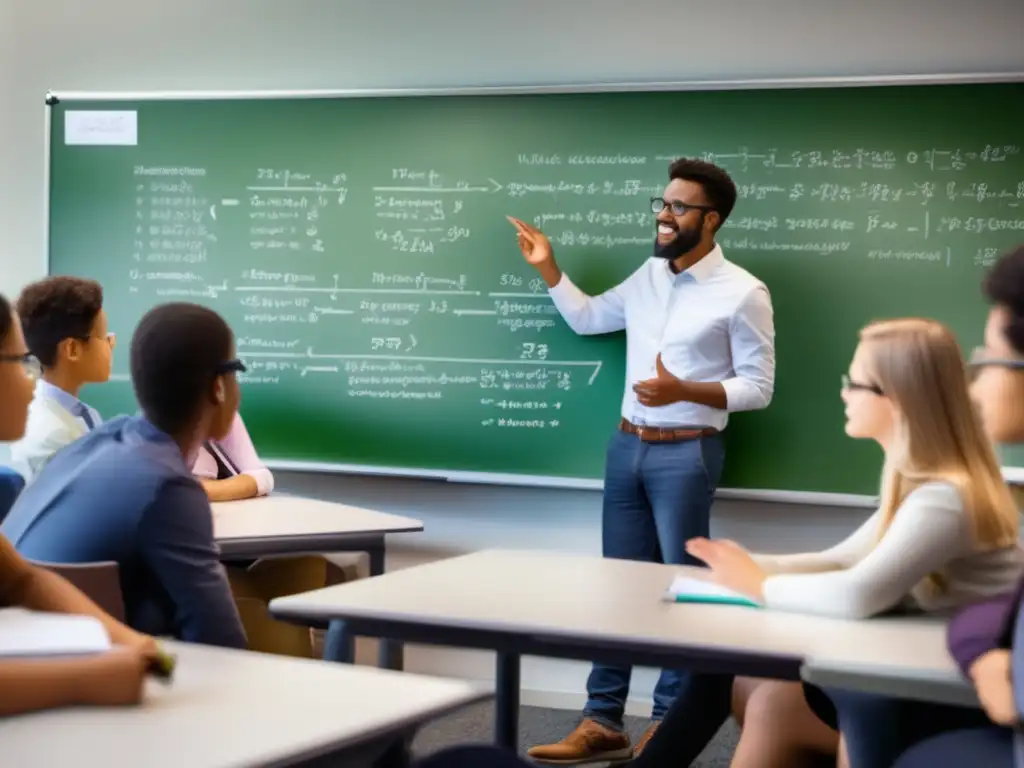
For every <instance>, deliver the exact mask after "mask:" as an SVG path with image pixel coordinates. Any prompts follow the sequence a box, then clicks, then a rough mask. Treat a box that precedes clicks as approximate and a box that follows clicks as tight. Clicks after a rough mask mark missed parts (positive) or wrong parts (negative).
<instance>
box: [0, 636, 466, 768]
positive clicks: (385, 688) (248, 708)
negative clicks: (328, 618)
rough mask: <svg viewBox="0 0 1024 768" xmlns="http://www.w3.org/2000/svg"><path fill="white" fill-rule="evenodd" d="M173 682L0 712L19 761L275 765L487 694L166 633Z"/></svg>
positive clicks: (12, 760)
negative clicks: (173, 659)
mask: <svg viewBox="0 0 1024 768" xmlns="http://www.w3.org/2000/svg"><path fill="white" fill-rule="evenodd" d="M167 646H168V649H169V650H171V651H172V652H173V653H176V654H177V655H178V666H177V669H176V671H175V679H174V682H173V683H172V684H171V685H170V686H164V685H162V684H160V683H159V682H150V683H148V684H147V691H146V696H147V701H146V703H145V704H144V705H143V706H141V707H138V708H124V709H120V708H110V709H101V708H94V709H92V708H75V709H66V710H55V711H51V712H42V713H38V714H33V715H25V716H21V717H17V718H9V719H6V720H0V744H3V755H4V764H5V765H11V766H15V765H16V766H19V768H35V767H36V766H38V767H39V768H52V766H65V765H66V766H72V765H73V766H76V768H122V767H123V768H138V766H146V768H181V766H188V767H189V768H243V767H247V766H278V765H288V764H291V762H292V761H294V760H295V759H298V758H301V757H306V758H311V757H315V756H318V755H320V754H324V753H326V752H330V751H334V750H342V749H345V748H358V747H360V746H363V745H365V744H368V743H370V742H371V741H373V740H374V739H376V738H379V737H381V736H386V735H389V734H393V733H398V732H400V731H403V730H405V729H406V728H408V727H410V726H415V725H418V724H419V723H422V722H425V721H427V720H429V719H431V718H434V717H436V716H439V715H443V714H446V713H448V712H450V711H452V710H454V709H457V708H459V707H460V706H463V705H465V704H468V703H471V702H473V701H479V700H481V699H482V698H485V696H484V695H483V694H481V693H480V691H478V690H476V689H474V688H473V687H472V686H471V685H470V684H468V683H464V682H459V681H454V680H442V679H438V678H431V677H422V676H419V675H410V674H402V673H398V672H388V671H385V670H378V669H374V668H371V667H357V666H350V665H347V664H331V663H328V662H322V661H312V660H303V659H292V658H284V657H276V656H269V655H264V654H258V653H251V652H246V651H233V650H225V649H220V648H213V647H210V646H201V645H189V644H185V643H167Z"/></svg>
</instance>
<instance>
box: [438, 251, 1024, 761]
mask: <svg viewBox="0 0 1024 768" xmlns="http://www.w3.org/2000/svg"><path fill="white" fill-rule="evenodd" d="M1022 255H1024V254H1022ZM1022 266H1024V265H1022ZM1022 272H1024V269H1022ZM1022 295H1024V294H1022ZM1020 330H1021V332H1022V337H1024V324H1022V325H1021V328H1020ZM1022 340H1024V338H1022ZM842 384H843V389H842V393H841V394H842V401H843V405H844V408H845V415H846V432H847V434H848V435H850V436H851V437H854V438H860V439H872V440H874V441H875V442H876V443H878V444H879V446H880V447H881V448H882V449H883V451H884V453H885V463H884V468H883V471H882V487H881V505H880V507H879V509H878V511H877V512H875V514H874V515H872V516H871V517H870V518H869V519H868V520H867V521H866V522H865V523H864V524H863V525H861V526H860V527H859V528H858V529H857V530H856V531H854V533H853V534H851V535H850V536H849V537H847V538H846V539H845V540H844V541H842V542H840V543H839V544H837V545H835V546H834V547H832V548H830V549H828V550H825V551H824V552H815V553H806V554H797V555H751V554H750V553H748V552H746V551H745V550H744V549H743V548H742V547H741V546H740V545H739V544H737V543H735V542H731V541H709V540H707V539H695V540H692V541H690V542H689V543H688V550H689V551H690V552H691V554H693V555H694V556H696V557H698V558H700V559H701V560H702V561H704V562H705V563H706V564H707V565H708V567H709V573H708V577H709V578H710V579H711V580H712V581H714V582H716V583H718V584H721V585H723V586H726V587H728V588H730V589H733V590H735V591H737V592H740V593H742V594H744V595H747V596H749V597H751V598H753V599H755V600H757V601H758V602H759V603H761V604H763V605H764V607H765V608H767V609H769V610H771V609H780V610H785V611H788V612H793V613H805V614H816V615H822V616H833V617H839V618H849V619H862V618H868V617H870V616H875V615H878V614H881V613H884V612H887V611H891V610H894V609H903V610H916V611H940V610H944V609H948V608H951V607H956V606H963V605H966V604H969V603H970V602H971V601H972V600H974V599H977V598H980V597H985V596H993V595H998V594H1001V593H1002V592H1003V591H1005V590H1006V588H1007V586H1008V585H1011V584H1013V583H1014V582H1015V580H1016V579H1017V577H1018V575H1019V574H1020V573H1021V570H1022V567H1024V553H1022V552H1021V550H1020V547H1019V546H1018V544H1017V533H1018V520H1017V510H1016V508H1015V506H1014V504H1013V500H1012V499H1011V497H1010V494H1009V491H1008V489H1007V488H1006V486H1005V484H1004V483H1003V482H1002V476H1001V474H1000V469H999V466H998V463H997V461H996V458H995V453H994V452H993V450H992V447H991V445H990V444H989V442H988V440H987V439H986V437H985V434H984V432H983V430H982V426H981V421H980V419H979V417H978V414H977V412H976V410H975V408H974V407H973V405H972V403H971V401H970V397H969V394H968V383H967V376H966V375H965V371H964V366H963V362H962V359H961V354H960V349H959V348H958V346H957V344H956V340H955V339H954V337H953V335H952V333H950V331H949V330H948V329H946V328H945V326H943V325H941V324H940V323H938V322H935V321H932V320H923V319H903V320H893V321H887V322H882V323H875V324H872V325H869V326H868V327H866V328H865V329H864V330H863V331H862V332H861V337H860V344H859V345H858V347H857V350H856V352H855V354H854V357H853V361H852V363H851V366H850V372H849V374H848V375H847V376H844V377H843V379H842ZM808 693H811V694H814V693H818V692H817V689H814V688H811V689H810V690H809V691H808ZM821 698H824V695H823V694H822V695H821ZM816 704H817V702H816V700H815V697H814V696H813V695H807V694H806V693H805V691H804V690H803V689H802V688H801V685H800V684H799V683H792V682H786V681H771V680H752V679H744V678H735V679H734V677H733V676H732V675H711V674H693V673H691V675H690V676H689V684H688V686H687V687H686V688H685V689H684V691H683V693H682V695H680V696H679V698H677V699H676V702H675V704H673V706H672V707H671V708H670V709H669V711H668V713H667V714H666V716H665V719H664V721H663V722H662V724H661V726H660V727H659V728H658V729H657V731H656V732H655V733H654V734H653V735H652V737H651V739H650V740H649V741H648V743H647V746H646V748H645V749H644V750H643V752H642V753H641V754H640V755H639V756H637V757H636V758H635V759H634V760H633V761H631V762H629V763H627V765H629V766H631V768H640V766H644V767H646V766H651V768H661V766H688V765H691V764H692V763H693V761H694V760H696V758H697V755H698V754H699V753H700V752H701V751H702V750H703V748H704V746H706V744H707V742H708V741H709V740H710V739H711V738H712V737H713V736H714V735H715V733H716V732H717V731H718V728H719V727H720V726H721V724H722V723H723V722H724V721H725V719H726V718H727V717H728V716H729V713H730V707H731V706H732V707H733V708H734V710H733V711H734V713H735V714H736V716H737V718H738V719H739V721H740V723H741V726H742V735H741V737H740V744H739V746H738V747H737V750H736V753H735V755H734V756H733V761H732V765H733V766H734V768H738V767H740V766H743V767H744V768H746V767H748V766H758V767H759V768H763V767H764V766H776V765H777V766H779V767H780V768H791V766H796V765H804V764H807V763H808V762H809V761H811V760H814V759H816V758H818V759H820V758H821V757H822V756H824V757H828V756H834V755H835V754H836V750H837V746H838V742H839V735H838V733H837V732H836V731H835V730H834V729H832V728H829V727H828V726H827V725H826V724H825V722H823V721H822V719H820V718H819V717H816V715H818V714H819V707H818V706H816ZM839 719H840V722H841V723H842V722H843V714H842V712H840V718H839ZM977 764H978V765H986V766H988V765H997V763H992V762H984V761H978V762H977ZM1003 764H1005V763H1003ZM523 765H525V763H522V762H520V761H519V760H518V758H517V757H515V756H514V755H512V754H511V753H501V752H497V751H494V750H492V749H488V748H483V747H460V748H456V749H453V750H448V751H445V752H441V753H438V754H437V755H435V756H434V757H432V758H430V759H428V760H425V761H423V762H422V763H420V764H419V766H420V768H462V767H463V766H465V767H466V768H469V767H470V766H481V767H482V766H493V768H498V766H501V768H505V767H506V766H507V767H508V768H513V766H523ZM861 765H863V766H864V768H867V766H870V767H871V768H884V766H886V765H889V763H884V762H871V763H867V762H866V763H862V764H861ZM925 765H928V766H936V768H940V767H941V766H943V765H945V764H944V763H941V762H938V761H935V762H931V763H920V764H918V763H915V764H914V765H913V766H912V768H919V766H920V767H921V768H923V767H924V766H925ZM956 765H957V766H958V767H959V765H960V764H959V763H957V764H956ZM901 768H903V767H902V766H901ZM907 768H911V767H910V766H908V767H907Z"/></svg>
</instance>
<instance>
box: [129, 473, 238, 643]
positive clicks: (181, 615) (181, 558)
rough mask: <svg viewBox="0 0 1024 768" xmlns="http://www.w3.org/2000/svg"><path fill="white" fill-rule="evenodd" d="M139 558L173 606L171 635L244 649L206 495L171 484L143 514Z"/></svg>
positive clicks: (191, 487) (191, 485)
mask: <svg viewBox="0 0 1024 768" xmlns="http://www.w3.org/2000/svg"><path fill="white" fill-rule="evenodd" d="M141 540H142V548H143V553H142V554H143V557H144V558H145V560H146V562H147V564H148V565H149V567H150V568H151V569H152V571H153V573H154V574H156V577H157V579H158V580H159V581H160V584H161V586H162V587H163V589H164V591H166V592H167V594H168V596H169V597H170V599H171V601H172V602H173V603H174V608H175V619H174V625H175V634H176V636H177V637H178V638H179V639H181V640H185V641H187V642H193V643H205V644H207V645H220V646H225V647H228V648H245V647H246V639H245V631H244V630H243V629H242V621H241V619H240V618H239V615H238V609H237V608H236V607H235V601H234V598H232V596H231V588H230V587H229V585H228V579H227V575H226V574H225V572H224V568H223V566H221V564H220V551H219V550H218V548H217V544H216V542H215V541H214V538H213V514H212V512H211V510H210V504H209V501H208V500H207V498H206V494H205V493H203V491H202V489H201V488H200V487H199V486H198V485H197V484H195V483H193V482H191V481H188V480H183V479H182V480H177V479H176V480H173V481H169V482H168V483H167V484H166V485H164V486H163V487H162V488H161V489H160V490H159V491H158V492H157V495H156V497H155V499H154V501H153V504H152V505H150V507H149V508H148V509H147V510H146V511H145V513H144V514H143V519H142V524H141Z"/></svg>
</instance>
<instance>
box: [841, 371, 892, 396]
mask: <svg viewBox="0 0 1024 768" xmlns="http://www.w3.org/2000/svg"><path fill="white" fill-rule="evenodd" d="M840 381H841V385H842V388H843V389H844V390H845V391H847V392H871V393H872V394H874V395H878V396H880V397H884V396H885V392H884V391H883V390H882V388H881V387H880V386H878V385H877V384H862V383H861V382H859V381H854V380H853V379H851V378H850V377H849V376H847V375H846V374H845V373H844V374H843V375H842V377H841V379H840Z"/></svg>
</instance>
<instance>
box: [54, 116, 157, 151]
mask: <svg viewBox="0 0 1024 768" xmlns="http://www.w3.org/2000/svg"><path fill="white" fill-rule="evenodd" d="M64 143H65V144H74V145H79V146H106V147H134V146H136V145H137V144H138V143H139V115H138V112H136V111H135V110H134V109H132V110H114V109H102V110H100V109H69V110H68V111H67V112H65V113H64Z"/></svg>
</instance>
